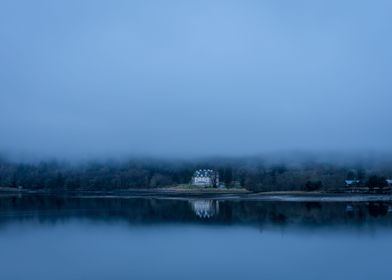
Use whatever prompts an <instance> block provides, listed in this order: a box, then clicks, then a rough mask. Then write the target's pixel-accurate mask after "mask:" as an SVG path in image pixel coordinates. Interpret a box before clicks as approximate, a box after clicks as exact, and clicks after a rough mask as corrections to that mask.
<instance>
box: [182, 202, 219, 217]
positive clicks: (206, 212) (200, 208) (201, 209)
mask: <svg viewBox="0 0 392 280" xmlns="http://www.w3.org/2000/svg"><path fill="white" fill-rule="evenodd" d="M189 204H190V205H191V207H192V210H193V212H194V213H195V214H196V216H198V217H199V218H211V217H213V216H215V215H218V214H219V201H216V200H191V201H189Z"/></svg>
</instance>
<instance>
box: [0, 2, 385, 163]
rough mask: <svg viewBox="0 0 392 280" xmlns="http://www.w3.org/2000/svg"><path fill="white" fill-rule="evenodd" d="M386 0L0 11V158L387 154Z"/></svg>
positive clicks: (2, 6)
mask: <svg viewBox="0 0 392 280" xmlns="http://www.w3.org/2000/svg"><path fill="white" fill-rule="evenodd" d="M391 8H392V4H391V2H390V1H386V0H382V1H378V2H377V3H372V2H366V1H363V2H358V1H352V0H350V1H344V2H342V1H335V0H333V1H328V2H325V1H307V0H300V1H299V2H298V1H297V2H296V3H295V4H293V3H292V2H291V1H268V0H267V1H261V2H259V1H251V0H247V1H198V2H197V3H184V2H182V1H175V0H170V1H165V2H160V1H147V2H145V1H131V2H129V1H116V2H115V3H113V2H112V1H92V0H87V1H83V3H80V1H50V2H48V1H41V0H38V1H34V3H33V2H31V1H18V2H15V1H10V0H5V1H1V3H0V36H1V38H2V44H0V61H1V64H0V153H2V154H6V155H11V156H13V157H15V158H53V157H57V158H67V159H89V158H102V157H104V158H106V157H122V156H135V155H137V156H141V155H148V156H160V157H200V156H214V155H229V156H240V155H254V154H261V153H270V152H276V151H278V152H279V151H298V150H303V151H314V152H324V153H328V152H329V151H335V152H342V151H349V152H353V153H357V154H360V153H362V152H363V151H366V152H369V151H376V152H378V153H381V154H382V153H383V152H385V151H389V152H390V151H391V144H390V143H391V141H392V130H391V129H390V120H391V119H392V111H391V109H390V104H391V102H392V95H391V89H392V80H391V79H390V76H391V73H392V71H391V70H392V69H391V65H392V55H391V51H390V50H391V49H392V39H391V36H389V33H390V30H391V27H392V18H391V17H390V13H389V11H390V10H391Z"/></svg>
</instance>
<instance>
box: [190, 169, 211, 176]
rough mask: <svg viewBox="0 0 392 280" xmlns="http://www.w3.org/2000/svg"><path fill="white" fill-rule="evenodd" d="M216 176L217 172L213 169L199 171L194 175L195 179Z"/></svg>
mask: <svg viewBox="0 0 392 280" xmlns="http://www.w3.org/2000/svg"><path fill="white" fill-rule="evenodd" d="M213 175H215V171H214V170H212V169H199V170H196V171H195V173H194V174H193V176H194V177H211V176H213Z"/></svg>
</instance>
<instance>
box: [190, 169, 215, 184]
mask: <svg viewBox="0 0 392 280" xmlns="http://www.w3.org/2000/svg"><path fill="white" fill-rule="evenodd" d="M192 185H196V186H203V187H206V186H213V187H216V186H218V185H219V174H218V172H216V171H214V170H212V169H199V170H196V171H195V173H194V174H193V177H192Z"/></svg>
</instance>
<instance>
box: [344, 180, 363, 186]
mask: <svg viewBox="0 0 392 280" xmlns="http://www.w3.org/2000/svg"><path fill="white" fill-rule="evenodd" d="M344 182H345V183H346V187H357V186H359V184H360V183H361V181H360V180H345V181H344Z"/></svg>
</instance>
